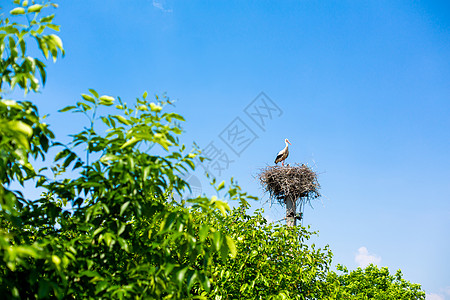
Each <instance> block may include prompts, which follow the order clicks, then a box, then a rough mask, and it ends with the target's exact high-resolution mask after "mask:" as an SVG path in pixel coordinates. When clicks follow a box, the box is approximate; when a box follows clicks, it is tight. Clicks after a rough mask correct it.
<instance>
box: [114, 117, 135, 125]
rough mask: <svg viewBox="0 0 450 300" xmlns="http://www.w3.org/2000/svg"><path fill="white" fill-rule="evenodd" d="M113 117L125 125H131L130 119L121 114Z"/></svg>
mask: <svg viewBox="0 0 450 300" xmlns="http://www.w3.org/2000/svg"><path fill="white" fill-rule="evenodd" d="M113 118H116V119H117V121H119V122H120V123H122V124H124V125H131V123H130V121H129V120H127V119H126V118H125V117H123V116H121V115H116V116H113Z"/></svg>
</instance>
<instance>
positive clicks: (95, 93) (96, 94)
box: [89, 89, 98, 98]
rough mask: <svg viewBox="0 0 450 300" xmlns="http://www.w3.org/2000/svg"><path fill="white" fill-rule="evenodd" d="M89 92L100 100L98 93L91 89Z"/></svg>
mask: <svg viewBox="0 0 450 300" xmlns="http://www.w3.org/2000/svg"><path fill="white" fill-rule="evenodd" d="M89 92H91V94H92V95H94V97H95V98H98V93H97V91H96V90H94V89H89Z"/></svg>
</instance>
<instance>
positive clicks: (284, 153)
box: [275, 139, 292, 166]
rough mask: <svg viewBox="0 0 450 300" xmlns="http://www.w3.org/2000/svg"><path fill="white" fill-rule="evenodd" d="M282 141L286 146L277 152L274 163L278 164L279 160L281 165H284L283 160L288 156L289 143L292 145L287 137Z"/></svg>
mask: <svg viewBox="0 0 450 300" xmlns="http://www.w3.org/2000/svg"><path fill="white" fill-rule="evenodd" d="M284 142H285V143H286V147H284V149H283V150H281V151H280V152H278V154H277V158H275V164H278V163H279V162H281V165H282V166H284V161H285V160H286V158H287V157H288V156H289V144H290V145H292V144H291V143H290V142H289V140H288V139H285V140H284Z"/></svg>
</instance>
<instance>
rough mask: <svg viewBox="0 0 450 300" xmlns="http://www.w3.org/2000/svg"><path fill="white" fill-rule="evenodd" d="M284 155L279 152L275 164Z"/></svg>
mask: <svg viewBox="0 0 450 300" xmlns="http://www.w3.org/2000/svg"><path fill="white" fill-rule="evenodd" d="M282 156H283V154H278V155H277V158H275V162H274V163H275V164H276V163H278V162H277V160H279V159H280V158H281V157H282Z"/></svg>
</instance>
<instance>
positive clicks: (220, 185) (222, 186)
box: [217, 181, 225, 191]
mask: <svg viewBox="0 0 450 300" xmlns="http://www.w3.org/2000/svg"><path fill="white" fill-rule="evenodd" d="M224 187H225V181H222V182H221V183H220V184H219V186H218V187H217V191H220V190H222V189H223V188H224Z"/></svg>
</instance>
